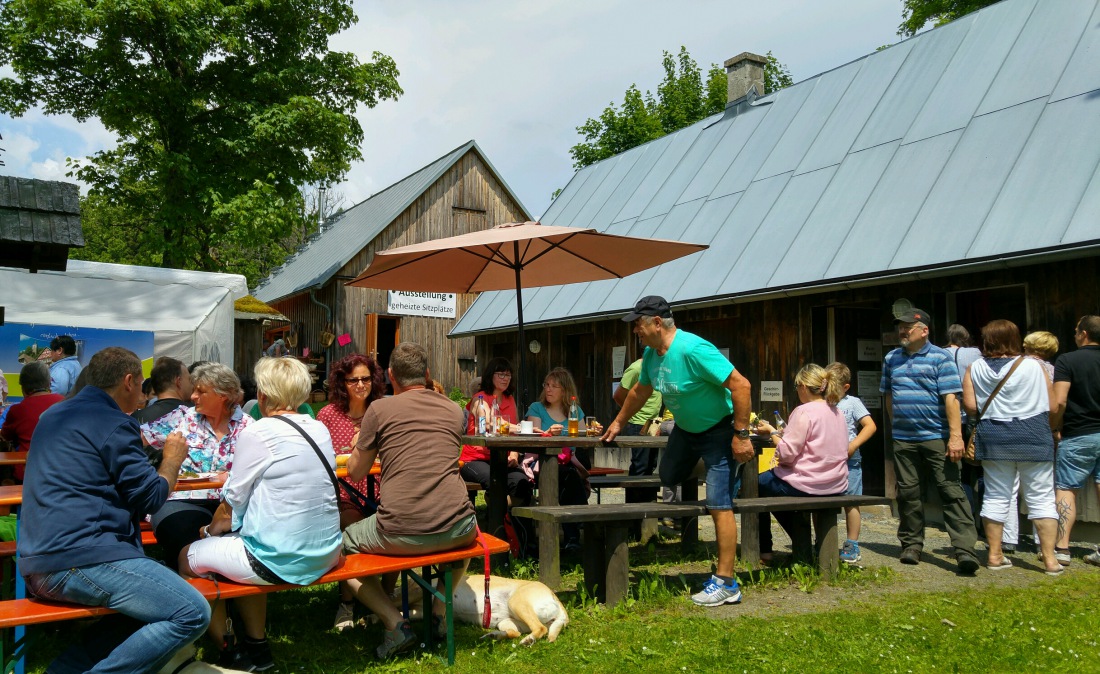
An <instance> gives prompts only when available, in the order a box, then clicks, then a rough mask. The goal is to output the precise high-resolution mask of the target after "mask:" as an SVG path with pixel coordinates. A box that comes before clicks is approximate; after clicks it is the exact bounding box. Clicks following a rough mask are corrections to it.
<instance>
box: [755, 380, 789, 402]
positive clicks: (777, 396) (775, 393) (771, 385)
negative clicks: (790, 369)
mask: <svg viewBox="0 0 1100 674" xmlns="http://www.w3.org/2000/svg"><path fill="white" fill-rule="evenodd" d="M760 402H766V403H781V402H783V382H781V381H762V382H760Z"/></svg>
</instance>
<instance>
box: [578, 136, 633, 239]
mask: <svg viewBox="0 0 1100 674" xmlns="http://www.w3.org/2000/svg"><path fill="white" fill-rule="evenodd" d="M618 158H619V161H617V162H609V163H611V164H612V166H611V172H610V173H608V174H607V175H606V176H603V177H602V179H601V181H600V186H599V187H598V188H597V189H596V191H595V192H593V193H592V196H591V197H589V198H588V203H586V204H585V205H584V207H583V208H582V209H581V210H580V211H578V212H577V215H576V216H575V217H574V219H573V226H574V227H590V228H592V229H596V230H599V231H601V232H602V231H604V228H606V227H607V226H609V225H610V224H611V218H612V217H613V216H614V215H615V213H617V212H618V211H619V209H621V208H622V202H621V201H620V202H619V203H618V204H616V205H614V206H613V207H612V208H608V207H607V204H608V199H610V198H611V197H613V196H614V195H615V194H616V193H617V192H618V191H619V188H620V186H621V185H622V184H623V179H624V178H626V176H627V174H628V173H630V170H631V169H632V168H633V167H634V164H635V162H637V160H638V156H636V155H632V154H631V153H629V152H626V153H623V154H621V155H618Z"/></svg>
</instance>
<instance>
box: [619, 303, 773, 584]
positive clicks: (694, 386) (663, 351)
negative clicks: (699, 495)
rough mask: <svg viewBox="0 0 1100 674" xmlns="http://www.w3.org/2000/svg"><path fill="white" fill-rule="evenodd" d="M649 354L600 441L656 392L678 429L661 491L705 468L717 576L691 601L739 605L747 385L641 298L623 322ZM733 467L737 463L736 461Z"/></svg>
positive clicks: (662, 309)
mask: <svg viewBox="0 0 1100 674" xmlns="http://www.w3.org/2000/svg"><path fill="white" fill-rule="evenodd" d="M623 320H624V321H626V322H628V323H633V325H634V328H633V331H634V334H635V335H637V336H638V338H639V339H640V340H641V341H642V343H643V344H645V346H646V350H645V353H644V354H643V355H642V370H641V373H640V375H639V378H638V383H637V384H635V385H634V386H633V387H632V388H631V389H630V392H629V393H627V395H626V400H625V401H623V407H622V409H621V410H619V414H618V416H616V417H615V420H614V421H612V422H611V423H610V424H609V425H608V427H607V431H606V432H605V433H604V436H603V439H604V440H614V439H615V436H617V435H619V433H620V432H622V429H623V427H624V426H625V425H626V423H627V420H628V419H630V418H631V417H633V416H634V414H636V413H637V412H638V410H640V409H641V408H642V405H644V404H645V402H646V401H647V400H649V397H650V396H651V395H652V394H653V392H654V391H655V390H656V391H660V393H661V395H662V397H663V399H664V403H665V406H666V407H668V409H670V410H671V411H672V414H673V415H674V416H675V417H676V427H675V428H674V429H673V430H672V435H670V436H669V438H668V447H667V449H666V450H665V453H664V455H663V456H662V457H661V465H660V468H659V473H660V475H661V483H662V484H664V485H665V486H668V487H675V486H676V485H678V484H680V483H681V482H683V481H684V480H686V479H688V477H689V476H690V475H691V472H692V470H694V468H695V465H696V464H697V463H698V462H699V459H702V460H703V463H704V464H705V465H706V467H707V509H708V510H709V511H710V516H711V519H712V520H714V530H715V534H716V538H717V541H718V568H717V570H716V572H715V574H714V575H713V576H711V577H710V580H708V581H707V582H706V583H705V584H704V586H703V591H702V592H699V593H698V594H695V595H692V597H691V599H692V601H694V602H695V603H696V604H699V605H700V606H720V605H722V604H736V603H738V602H740V601H741V589H740V587H739V586H738V585H737V580H736V578H735V577H734V575H733V568H734V563H735V562H736V556H737V520H735V519H734V517H733V497H734V496H736V494H737V489H738V487H739V486H740V482H741V479H740V475H741V466H740V464H741V463H744V462H745V461H748V460H749V459H751V458H752V457H753V448H752V443H751V442H749V407H750V405H751V403H750V394H751V392H752V385H751V384H749V381H748V380H747V379H745V378H744V377H742V376H741V374H740V373H739V372H737V370H735V369H734V367H733V365H732V364H731V363H730V362H729V360H728V359H726V357H725V356H723V355H722V353H721V352H720V351H718V349H716V348H715V347H714V345H713V344H711V343H710V342H708V341H706V340H705V339H702V338H700V337H698V336H696V335H693V334H691V333H690V332H687V331H686V330H679V329H677V328H676V322H675V321H674V320H673V319H672V309H671V307H669V306H668V302H666V301H665V300H664V298H662V297H657V296H655V295H651V296H648V297H643V298H642V299H640V300H638V303H637V304H635V305H634V311H632V312H631V313H629V314H627V315H626V316H624V317H623ZM735 459H736V461H735Z"/></svg>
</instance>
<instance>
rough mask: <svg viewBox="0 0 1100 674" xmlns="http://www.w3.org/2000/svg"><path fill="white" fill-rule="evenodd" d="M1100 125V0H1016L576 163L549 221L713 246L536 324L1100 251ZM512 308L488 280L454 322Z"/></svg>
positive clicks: (502, 319)
mask: <svg viewBox="0 0 1100 674" xmlns="http://www.w3.org/2000/svg"><path fill="white" fill-rule="evenodd" d="M1098 136H1100V2H1098V0H1080V1H1076V2H1048V1H1045V0H1005V1H1004V2H1001V3H999V4H996V5H992V6H990V7H987V8H985V9H983V10H981V11H979V12H975V13H973V14H970V15H967V16H965V17H963V18H961V19H958V20H956V21H953V22H951V23H949V24H947V25H944V26H941V27H939V28H936V29H934V30H930V31H927V32H925V33H921V34H919V35H917V36H915V37H912V38H910V39H908V40H905V41H904V42H901V43H898V44H896V45H893V46H891V47H889V48H887V49H883V50H882V51H878V52H875V53H873V54H869V55H867V56H865V57H863V58H861V59H858V60H856V61H853V62H851V63H848V64H845V65H843V66H840V67H838V68H835V69H833V70H830V71H828V72H825V73H822V74H820V75H818V76H816V77H813V78H810V79H808V80H805V81H803V82H799V83H798V84H795V85H793V86H791V87H788V88H786V89H783V90H781V91H778V92H776V93H774V94H770V95H768V96H766V97H764V98H761V99H758V100H756V101H755V102H753V103H752V104H751V105H748V106H739V107H738V108H728V109H727V111H726V114H724V115H716V116H714V117H711V118H709V119H706V120H703V121H701V122H699V123H697V124H695V125H693V126H691V127H688V128H686V129H682V130H680V131H677V132H675V133H673V134H669V135H667V136H664V137H663V138H659V139H657V140H655V141H651V142H649V143H647V144H645V145H642V146H639V147H636V148H634V149H632V150H629V151H627V152H624V153H622V154H620V155H617V156H615V157H611V158H609V159H606V160H604V161H602V162H600V163H598V164H593V165H592V166H588V167H586V168H584V169H582V170H580V171H578V172H577V173H576V175H574V177H573V179H572V180H571V181H570V183H569V184H568V185H567V186H566V188H565V190H564V191H563V192H562V193H561V194H560V195H559V196H558V198H557V199H555V200H554V202H553V203H552V204H551V206H550V208H549V209H547V211H546V213H545V214H544V215H543V217H542V222H543V223H544V224H547V225H567V226H576V227H592V228H595V229H597V230H600V231H608V232H614V233H616V234H629V235H633V236H658V237H660V238H667V239H677V240H680V241H690V242H693V243H707V244H710V246H711V247H710V248H709V249H708V250H706V251H704V252H703V253H700V254H698V255H693V256H690V257H687V258H683V259H680V260H676V261H674V262H671V263H668V264H666V265H663V266H661V267H659V268H657V269H655V270H650V271H646V272H641V273H639V274H635V275H633V276H630V277H627V278H625V279H621V280H612V281H599V282H596V283H586V284H574V285H567V286H562V287H546V288H536V289H531V290H525V291H524V294H523V296H524V319H525V324H526V325H528V326H531V325H540V324H541V325H547V324H554V323H565V322H578V321H583V320H590V319H593V318H602V317H607V316H617V315H621V314H622V313H624V312H625V311H626V310H627V309H629V307H631V306H632V305H633V303H634V302H635V301H636V299H637V298H638V297H640V296H643V295H648V294H658V295H663V296H665V297H666V298H667V299H668V300H669V301H670V302H671V303H673V304H674V305H679V306H685V305H699V304H713V303H722V302H731V301H734V302H735V301H745V300H748V299H758V298H761V297H769V296H781V295H790V294H801V293H806V292H816V291H821V290H824V289H828V288H836V287H842V286H855V285H866V284H868V283H875V282H881V280H882V279H885V278H901V277H906V276H913V275H917V274H920V275H934V274H939V273H948V272H952V273H953V272H958V271H965V270H976V269H981V268H987V267H989V266H993V265H1000V264H1012V262H1010V261H1012V260H1016V261H1017V262H1016V263H1019V262H1021V261H1023V260H1027V261H1029V262H1037V261H1041V260H1043V259H1051V258H1052V257H1053V256H1056V255H1058V256H1064V255H1067V254H1068V255H1084V254H1095V251H1096V250H1097V249H1100V142H1098V141H1097V138H1098ZM562 280H563V281H567V280H568V279H562ZM515 322H516V312H515V307H514V293H507V292H502V293H484V294H482V295H481V296H480V297H478V299H477V300H476V301H475V302H474V304H473V305H472V306H471V307H470V309H469V311H467V312H466V314H465V315H464V316H463V317H462V318H461V320H459V322H458V324H457V325H456V326H455V328H454V329H453V330H452V332H451V334H452V335H467V334H475V333H485V332H496V331H504V330H509V329H511V328H512V327H513V326H514V325H515Z"/></svg>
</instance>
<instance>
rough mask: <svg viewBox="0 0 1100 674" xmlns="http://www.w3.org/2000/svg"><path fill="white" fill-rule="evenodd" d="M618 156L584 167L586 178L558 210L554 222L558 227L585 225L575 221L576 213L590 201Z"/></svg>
mask: <svg viewBox="0 0 1100 674" xmlns="http://www.w3.org/2000/svg"><path fill="white" fill-rule="evenodd" d="M619 159H620V157H612V158H611V159H605V160H604V161H601V162H600V163H598V164H593V165H592V166H590V167H588V169H586V170H587V171H588V178H587V179H586V180H585V181H584V183H583V184H581V185H580V186H578V187H577V192H576V196H573V197H572V198H571V199H570V200H569V203H567V204H566V205H565V206H564V207H563V208H562V209H561V211H559V212H558V214H557V217H556V218H555V219H554V222H556V223H558V226H559V227H586V226H587V225H582V224H578V223H577V215H578V214H579V213H580V212H581V210H582V209H584V207H585V206H587V205H589V203H590V202H591V201H592V195H594V194H596V193H597V192H598V191H599V189H600V186H601V185H603V184H604V181H605V180H606V179H607V176H608V174H610V173H611V172H612V171H613V170H614V168H615V166H616V165H618V163H619V161H617V160H619Z"/></svg>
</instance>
